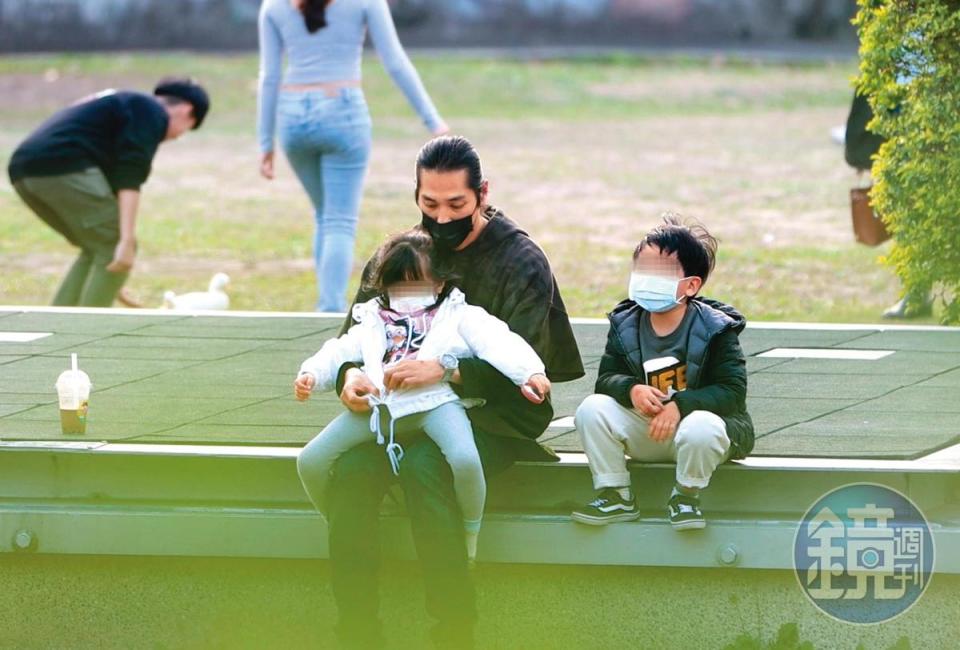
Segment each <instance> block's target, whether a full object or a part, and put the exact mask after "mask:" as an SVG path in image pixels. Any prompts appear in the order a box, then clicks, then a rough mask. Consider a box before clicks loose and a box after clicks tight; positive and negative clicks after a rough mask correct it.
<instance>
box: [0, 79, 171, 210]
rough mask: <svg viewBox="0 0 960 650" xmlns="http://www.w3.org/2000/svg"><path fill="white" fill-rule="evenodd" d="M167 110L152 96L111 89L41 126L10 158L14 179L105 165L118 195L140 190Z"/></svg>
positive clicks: (163, 134)
mask: <svg viewBox="0 0 960 650" xmlns="http://www.w3.org/2000/svg"><path fill="white" fill-rule="evenodd" d="M168 123H169V117H168V116H167V111H166V110H165V109H164V108H163V106H162V105H161V104H160V102H158V101H157V99H156V98H155V97H153V96H152V95H145V94H143V93H137V92H126V91H121V92H113V91H108V92H105V93H100V94H98V95H95V96H94V97H92V98H91V99H88V100H86V101H83V102H81V103H79V104H75V105H73V106H69V107H67V108H65V109H63V110H61V111H59V112H58V113H56V114H54V115H53V116H52V117H51V118H50V119H48V120H47V121H46V122H44V123H43V124H41V125H40V126H39V127H38V128H37V130H36V131H34V132H33V133H31V134H30V136H29V137H28V138H27V139H26V140H24V141H23V143H21V144H20V146H19V147H17V149H16V151H14V152H13V156H12V158H11V159H10V166H9V168H8V172H9V174H10V181H11V182H16V181H18V180H20V179H22V178H26V177H30V176H58V175H60V174H69V173H72V172H78V171H82V170H84V169H88V168H90V167H99V168H100V169H101V170H102V171H103V174H104V176H106V177H107V181H108V182H109V183H110V187H111V188H112V189H113V191H114V193H116V192H118V191H119V190H123V189H132V190H136V189H140V186H141V185H142V184H143V183H144V182H145V181H146V180H147V177H148V176H149V175H150V167H151V165H152V164H153V157H154V155H155V154H156V152H157V147H158V146H159V145H160V143H161V142H162V141H163V139H164V137H166V134H167V126H168Z"/></svg>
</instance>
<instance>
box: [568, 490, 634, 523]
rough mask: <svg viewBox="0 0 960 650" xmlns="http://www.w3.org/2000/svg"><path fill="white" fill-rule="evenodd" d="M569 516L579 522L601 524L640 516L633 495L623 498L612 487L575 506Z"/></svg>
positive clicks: (629, 519)
mask: <svg viewBox="0 0 960 650" xmlns="http://www.w3.org/2000/svg"><path fill="white" fill-rule="evenodd" d="M570 516H571V517H572V518H573V520H574V521H579V522H580V523H581V524H590V525H592V526H603V525H604V524H610V523H613V522H615V521H633V520H634V519H637V518H638V517H639V516H640V511H639V510H638V509H637V501H636V499H635V498H634V497H633V495H631V496H630V499H629V500H628V499H624V498H623V497H621V496H620V494H619V493H618V492H617V491H616V490H615V489H614V488H606V489H604V490H603V491H602V492H600V494H599V495H598V496H597V498H596V499H594V500H593V501H591V502H590V503H588V504H587V505H585V506H584V507H582V508H577V509H576V510H574V511H573V512H572V513H571V514H570Z"/></svg>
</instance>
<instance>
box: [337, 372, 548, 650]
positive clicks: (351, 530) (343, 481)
mask: <svg viewBox="0 0 960 650" xmlns="http://www.w3.org/2000/svg"><path fill="white" fill-rule="evenodd" d="M491 370H492V369H491ZM494 373H495V374H494ZM484 381H485V382H487V383H488V384H489V383H498V384H500V386H498V388H499V390H498V391H497V392H499V395H498V396H497V397H496V399H497V400H498V402H499V403H500V404H501V405H503V404H504V403H506V405H508V407H509V406H510V403H511V402H513V405H514V407H515V408H508V409H507V410H506V412H507V413H512V412H520V413H522V414H523V416H526V419H527V420H528V421H531V420H532V421H535V422H537V424H535V425H533V426H538V427H540V428H539V429H538V430H539V431H542V430H543V429H544V428H546V426H547V423H548V422H549V421H550V418H551V417H552V414H553V408H552V406H551V405H550V404H549V402H546V403H544V404H541V405H539V406H537V407H533V406H532V405H531V404H529V403H525V402H523V397H522V396H521V395H520V391H519V390H518V388H517V387H516V386H514V385H513V384H511V383H510V382H509V381H508V380H507V379H506V378H504V377H503V376H502V375H499V373H496V371H492V372H490V373H486V376H485V379H484ZM472 420H473V422H474V439H475V440H476V443H477V450H478V451H479V452H480V459H481V461H482V463H483V469H484V475H485V476H486V477H487V478H488V479H489V478H490V477H492V476H495V475H496V474H499V473H500V472H502V471H504V470H505V469H507V468H508V467H509V466H510V465H511V464H513V462H514V459H515V458H516V456H517V451H516V450H517V449H518V443H520V444H525V445H531V446H535V445H533V443H531V442H526V443H523V442H521V441H518V440H516V439H510V438H505V437H502V436H499V435H490V434H489V433H488V431H489V430H490V427H485V426H483V425H482V424H481V425H479V426H478V422H477V418H475V417H473V418H472ZM404 452H405V453H404V457H403V461H402V462H401V464H400V475H399V477H394V476H393V474H392V473H391V471H390V464H389V462H388V460H387V457H386V454H385V453H384V451H383V447H378V446H377V445H376V444H375V443H368V444H364V445H360V446H358V447H355V448H353V449H351V450H350V451H348V452H347V453H345V454H344V455H343V456H341V457H340V458H339V459H338V460H337V463H336V465H335V466H334V472H333V476H332V478H331V481H330V485H329V490H328V492H327V499H328V501H327V515H328V522H329V532H330V566H331V582H332V584H333V593H334V597H335V599H336V601H337V607H338V608H339V612H340V623H339V625H338V628H337V633H338V636H339V637H340V639H341V642H342V643H343V645H345V646H347V647H351V646H355V647H363V648H368V647H376V644H377V643H378V639H379V637H380V621H379V605H380V601H379V567H380V505H381V503H382V501H383V497H384V494H385V493H386V491H387V489H388V488H389V487H390V485H391V484H392V483H393V481H394V480H399V482H400V485H401V487H402V488H403V491H404V496H405V500H406V505H407V511H408V513H409V515H410V525H411V529H412V531H413V540H414V544H415V547H416V551H417V555H418V557H419V558H420V562H421V567H422V571H423V580H424V591H425V592H426V607H427V612H428V613H429V614H430V616H432V617H433V618H435V619H436V620H437V621H438V623H437V625H436V626H435V627H434V629H433V631H432V632H433V638H434V641H435V642H436V643H437V646H438V647H446V648H459V647H470V644H471V640H472V637H473V628H474V624H475V622H476V618H477V613H476V602H475V598H474V592H473V584H472V581H471V579H470V575H469V571H468V567H467V555H466V546H465V540H464V532H463V517H462V515H461V513H460V507H459V505H458V503H457V499H456V494H455V492H454V489H453V474H452V473H451V471H450V467H449V465H447V462H446V460H445V459H444V457H443V453H442V452H441V451H440V448H439V447H437V445H436V444H435V443H434V442H433V441H432V440H430V439H429V438H427V437H426V436H420V437H418V438H417V439H416V440H415V441H411V442H409V443H407V444H406V445H405V447H404Z"/></svg>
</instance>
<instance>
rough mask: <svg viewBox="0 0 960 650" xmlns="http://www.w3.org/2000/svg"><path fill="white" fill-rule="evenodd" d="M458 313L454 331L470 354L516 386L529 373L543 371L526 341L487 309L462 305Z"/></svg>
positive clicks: (524, 380) (537, 358)
mask: <svg viewBox="0 0 960 650" xmlns="http://www.w3.org/2000/svg"><path fill="white" fill-rule="evenodd" d="M460 315H461V317H460V321H459V322H458V323H457V331H458V333H459V334H460V336H461V337H462V338H463V340H464V341H465V342H466V344H467V345H468V346H469V347H470V349H471V350H472V351H473V353H474V354H475V355H476V356H477V357H478V358H480V359H483V360H484V361H486V362H487V363H489V364H490V365H491V366H493V367H494V368H496V369H497V370H499V371H500V373H501V374H503V375H504V376H505V377H508V378H509V379H510V381H512V382H513V383H515V384H516V385H517V386H522V385H523V384H525V383H527V380H528V379H530V376H531V375H536V374H544V373H545V372H546V371H545V370H544V367H543V361H542V360H541V359H540V357H539V355H537V353H536V352H535V351H534V349H533V348H532V347H530V344H529V343H527V342H526V341H525V340H524V339H523V337H522V336H520V335H519V334H516V333H514V332H511V331H510V328H509V327H507V324H506V323H504V322H503V321H502V320H500V319H499V318H496V317H495V316H491V315H490V314H489V313H488V312H487V310H485V309H483V308H482V307H476V306H474V305H465V306H464V308H463V310H462V311H461V312H460Z"/></svg>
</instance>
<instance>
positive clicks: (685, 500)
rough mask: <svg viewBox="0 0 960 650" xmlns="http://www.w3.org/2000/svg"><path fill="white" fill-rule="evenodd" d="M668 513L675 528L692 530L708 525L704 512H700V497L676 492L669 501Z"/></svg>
mask: <svg viewBox="0 0 960 650" xmlns="http://www.w3.org/2000/svg"><path fill="white" fill-rule="evenodd" d="M667 513H668V514H669V515H670V524H671V525H672V526H673V528H674V529H675V530H692V529H695V528H704V527H706V525H707V521H706V520H705V519H704V518H703V513H702V512H700V497H693V496H689V495H686V494H674V495H673V496H671V497H670V501H668V502H667Z"/></svg>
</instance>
